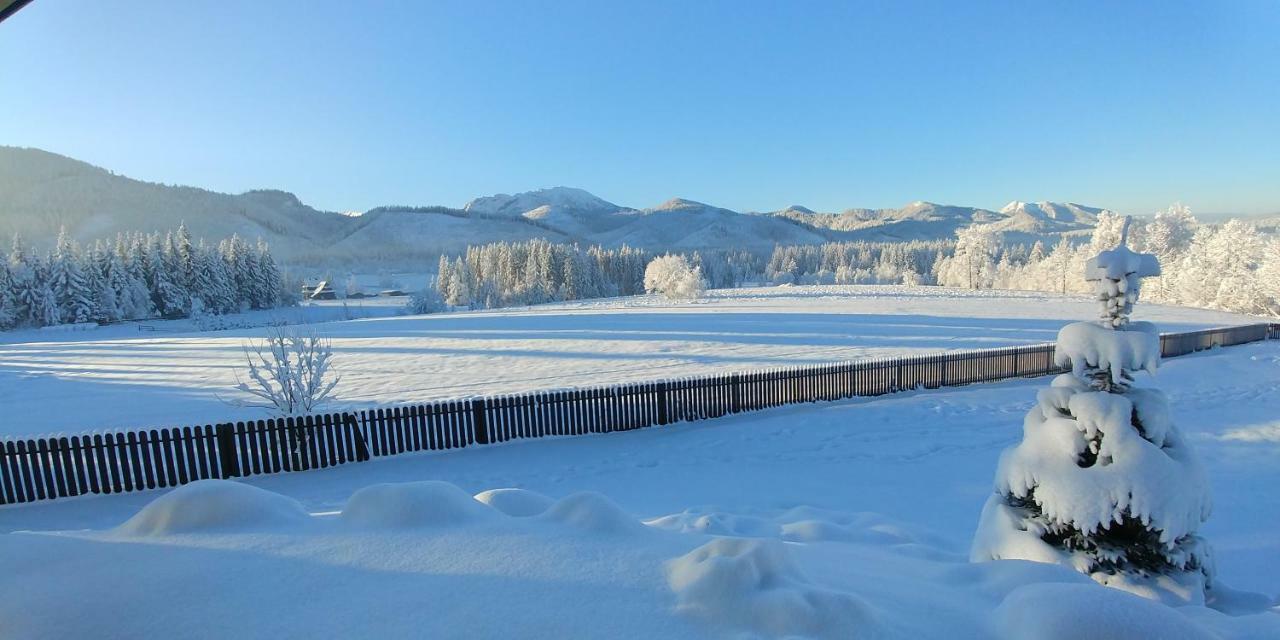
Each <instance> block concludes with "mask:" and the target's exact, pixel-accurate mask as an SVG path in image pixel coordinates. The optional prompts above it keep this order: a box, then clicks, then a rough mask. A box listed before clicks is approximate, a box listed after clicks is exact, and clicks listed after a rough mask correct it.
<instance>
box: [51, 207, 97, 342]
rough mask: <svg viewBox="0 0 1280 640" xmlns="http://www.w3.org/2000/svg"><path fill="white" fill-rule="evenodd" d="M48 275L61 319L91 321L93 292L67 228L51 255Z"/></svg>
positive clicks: (62, 232) (66, 320) (64, 320)
mask: <svg viewBox="0 0 1280 640" xmlns="http://www.w3.org/2000/svg"><path fill="white" fill-rule="evenodd" d="M48 278H49V286H51V287H52V288H53V295H54V297H55V298H56V300H57V305H58V316H59V317H60V318H61V320H62V322H89V321H90V320H92V319H93V316H94V310H93V291H92V290H91V288H90V284H89V281H88V280H87V279H86V278H85V274H84V270H83V268H82V267H81V265H80V252H79V251H78V249H77V247H76V246H75V244H74V243H72V241H71V237H70V236H68V235H67V230H66V228H63V229H62V231H61V232H60V233H59V234H58V244H57V245H56V247H55V248H54V250H53V255H52V256H50V258H49V262H48Z"/></svg>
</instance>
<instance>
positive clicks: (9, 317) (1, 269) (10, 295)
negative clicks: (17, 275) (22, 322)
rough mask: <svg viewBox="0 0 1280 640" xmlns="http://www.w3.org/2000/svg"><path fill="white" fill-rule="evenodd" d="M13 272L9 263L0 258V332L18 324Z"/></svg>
mask: <svg viewBox="0 0 1280 640" xmlns="http://www.w3.org/2000/svg"><path fill="white" fill-rule="evenodd" d="M14 293H15V290H14V286H13V272H12V271H10V270H9V261H8V260H7V259H5V258H4V257H3V256H0V331H4V330H6V329H12V328H13V327H14V326H16V325H17V324H18V301H17V299H16V297H15V295H14Z"/></svg>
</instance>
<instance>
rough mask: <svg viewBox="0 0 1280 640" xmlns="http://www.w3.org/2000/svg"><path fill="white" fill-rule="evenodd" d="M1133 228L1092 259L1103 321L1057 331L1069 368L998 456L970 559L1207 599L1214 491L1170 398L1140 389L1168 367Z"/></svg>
mask: <svg viewBox="0 0 1280 640" xmlns="http://www.w3.org/2000/svg"><path fill="white" fill-rule="evenodd" d="M1127 226H1128V225H1127V224H1125V225H1124V227H1123V228H1122V230H1121V232H1120V236H1119V244H1118V246H1116V247H1115V248H1114V249H1108V250H1103V251H1101V252H1100V253H1099V254H1098V255H1097V256H1095V257H1094V258H1092V259H1090V260H1089V261H1088V262H1087V263H1086V267H1085V275H1086V279H1087V280H1088V281H1089V282H1090V283H1091V284H1092V286H1093V289H1094V291H1095V293H1096V295H1097V298H1098V300H1099V302H1100V303H1101V305H1102V315H1101V319H1100V321H1098V322H1077V323H1074V324H1070V325H1067V326H1066V327H1064V328H1063V329H1062V331H1061V332H1060V333H1059V334H1058V345H1057V350H1056V352H1055V355H1054V359H1055V361H1056V362H1057V363H1058V364H1059V365H1063V366H1066V365H1070V366H1071V369H1072V372H1071V373H1069V374H1063V375H1061V376H1059V377H1058V378H1056V379H1055V380H1054V381H1053V383H1052V385H1051V387H1050V388H1048V389H1044V390H1042V391H1041V392H1040V393H1039V394H1038V398H1037V400H1038V402H1037V405H1036V407H1035V408H1034V409H1032V410H1031V412H1030V413H1028V414H1027V417H1026V419H1025V421H1024V423H1023V439H1022V442H1021V443H1020V444H1018V445H1016V446H1014V447H1011V448H1009V449H1007V450H1006V451H1005V452H1004V453H1003V454H1002V455H1001V457H1000V464H999V468H998V469H997V471H996V482H995V493H994V495H992V496H991V498H990V499H989V500H988V501H987V504H986V507H985V508H984V509H983V512H982V518H981V522H980V523H979V525H978V532H977V534H976V536H975V539H974V544H973V549H972V553H971V556H972V559H973V560H974V561H985V560H995V559H1023V560H1034V561H1039V562H1051V563H1057V564H1063V565H1067V566H1071V567H1074V568H1075V569H1076V570H1078V571H1081V572H1083V573H1086V574H1088V575H1090V576H1091V577H1092V578H1094V579H1095V580H1097V581H1098V582H1100V583H1102V584H1105V585H1109V586H1114V587H1119V588H1122V589H1125V590H1128V591H1132V592H1135V593H1138V594H1140V595H1145V596H1147V597H1152V598H1157V599H1162V600H1166V601H1170V602H1193V603H1200V602H1203V600H1204V595H1205V590H1206V589H1207V588H1209V587H1210V586H1211V584H1212V580H1213V561H1212V555H1211V553H1210V549H1209V547H1208V545H1207V543H1205V541H1204V540H1203V539H1202V538H1200V537H1199V536H1198V535H1196V530H1197V529H1198V528H1199V526H1200V524H1201V523H1202V522H1204V520H1205V519H1206V518H1207V517H1208V515H1209V510H1210V499H1209V491H1208V485H1207V482H1206V479H1205V476H1204V471H1203V470H1202V469H1201V467H1200V465H1199V463H1198V462H1197V460H1196V458H1195V456H1194V454H1193V452H1192V451H1191V450H1190V448H1189V447H1188V444H1187V442H1186V441H1185V439H1184V438H1183V436H1182V434H1181V433H1180V432H1179V431H1178V429H1177V428H1176V427H1175V426H1174V425H1173V423H1172V421H1171V420H1170V415H1169V405H1168V401H1167V400H1166V399H1165V397H1164V395H1163V394H1162V393H1160V392H1159V391H1157V390H1154V389H1148V388H1139V387H1136V386H1134V385H1133V382H1134V378H1133V374H1134V373H1135V372H1137V371H1139V370H1143V371H1147V372H1149V373H1154V372H1155V369H1156V367H1157V366H1158V364H1159V360H1160V337H1159V334H1158V333H1157V331H1156V328H1155V326H1154V325H1152V324H1150V323H1147V322H1130V320H1129V314H1130V312H1131V311H1132V309H1133V303H1134V302H1135V301H1136V300H1137V298H1138V290H1139V279H1140V278H1143V277H1147V276H1155V275H1158V274H1159V273H1160V267H1159V262H1158V261H1157V260H1156V258H1155V256H1153V255H1150V254H1140V253H1136V252H1134V251H1132V250H1130V249H1129V248H1128V247H1127V246H1126V244H1125V242H1126V239H1127V238H1126V235H1127Z"/></svg>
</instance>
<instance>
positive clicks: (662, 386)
mask: <svg viewBox="0 0 1280 640" xmlns="http://www.w3.org/2000/svg"><path fill="white" fill-rule="evenodd" d="M667 387H668V383H667V381H666V380H663V381H662V382H659V383H658V424H667V422H668V421H669V419H668V416H667Z"/></svg>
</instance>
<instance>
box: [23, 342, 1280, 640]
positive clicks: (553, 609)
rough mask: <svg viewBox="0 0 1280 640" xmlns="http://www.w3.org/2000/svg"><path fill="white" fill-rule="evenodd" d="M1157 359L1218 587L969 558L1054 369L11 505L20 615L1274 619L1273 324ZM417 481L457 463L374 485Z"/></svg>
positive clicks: (539, 627)
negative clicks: (1144, 585) (1173, 586)
mask: <svg viewBox="0 0 1280 640" xmlns="http://www.w3.org/2000/svg"><path fill="white" fill-rule="evenodd" d="M1144 382H1145V381H1144ZM1153 382H1154V383H1158V386H1159V387H1160V388H1162V389H1164V390H1165V391H1166V392H1167V393H1168V395H1169V399H1170V402H1171V405H1172V408H1173V415H1174V417H1175V420H1176V421H1177V423H1178V424H1179V425H1180V426H1181V427H1182V428H1183V430H1184V431H1185V433H1186V434H1187V436H1188V439H1189V440H1190V442H1191V444H1192V445H1193V446H1195V447H1196V448H1197V449H1198V450H1199V452H1200V455H1201V458H1202V459H1203V461H1204V464H1205V467H1206V468H1207V470H1208V473H1209V476H1210V480H1211V482H1212V484H1213V492H1214V500H1215V511H1214V514H1213V516H1212V517H1211V518H1210V519H1209V521H1208V523H1207V524H1206V526H1205V527H1203V528H1202V529H1201V533H1202V534H1203V535H1204V536H1205V537H1206V538H1207V539H1208V540H1209V541H1210V543H1211V544H1213V546H1214V547H1215V549H1216V551H1217V557H1218V565H1219V571H1218V577H1219V584H1220V587H1219V589H1220V590H1219V591H1218V594H1217V600H1216V601H1215V602H1211V604H1212V605H1213V606H1214V607H1217V608H1207V607H1182V608H1177V609H1174V608H1169V607H1166V606H1164V605H1161V604H1158V603H1156V602H1152V601H1146V600H1142V599H1139V598H1137V597H1135V596H1131V595H1129V594H1126V593H1123V592H1120V591H1118V590H1114V589H1106V588H1104V587H1101V586H1097V585H1095V584H1093V583H1092V582H1091V581H1090V580H1089V579H1088V578H1086V577H1084V576H1082V575H1080V574H1077V573H1075V572H1073V571H1071V570H1069V569H1066V568H1063V567H1059V566H1054V565H1046V564H1034V563H1028V562H1023V561H999V562H991V563H980V564H971V563H969V562H968V561H967V554H966V551H967V549H968V546H969V542H970V540H971V538H972V535H973V531H974V527H975V525H976V523H977V521H978V515H979V512H980V510H981V508H982V504H983V502H984V501H985V500H986V498H987V496H988V495H989V494H990V493H991V491H992V481H991V478H992V472H993V470H994V469H995V465H996V459H997V456H998V455H999V452H1000V451H1001V449H1003V448H1004V447H1006V446H1008V445H1010V444H1012V443H1014V442H1017V441H1018V439H1019V436H1020V434H1021V424H1022V416H1023V414H1025V413H1026V411H1027V410H1028V409H1029V408H1030V407H1031V406H1033V405H1034V403H1035V402H1036V391H1037V390H1038V389H1040V388H1043V386H1044V385H1045V383H1046V380H1045V379H1043V378H1041V379H1032V380H1024V381H1015V382H1007V383H999V384H988V385H973V386H969V387H962V388H954V389H942V390H935V391H920V392H911V393H906V394H900V395H895V396H888V397H881V398H868V399H857V400H851V401H842V402H836V403H827V404H817V405H803V406H790V407H783V408H779V409H774V410H769V411H764V412H760V413H755V414H746V415H739V416H733V417H726V418H722V419H717V420H709V421H704V422H698V423H686V424H679V425H673V426H670V427H660V428H653V429H648V430H641V431H635V432H628V433H616V434H605V435H599V436H587V437H578V438H565V439H552V440H537V441H529V442H513V443H509V444H506V445H497V446H492V447H484V448H476V449H465V450H459V451H450V452H442V453H429V454H420V455H409V456H402V457H396V458H388V459H383V460H379V461H376V462H372V463H367V464H359V465H350V466H345V467H338V468H331V469H326V470H318V471H309V472H304V473H298V474H284V475H277V476H262V477H256V478H251V479H248V480H245V481H243V482H240V483H237V484H236V485H235V486H233V487H230V488H227V487H218V486H209V485H204V484H198V485H191V486H188V487H187V488H184V489H179V490H177V491H170V492H163V491H156V492H146V493H137V494H123V495H119V496H95V497H87V498H77V499H68V500H62V501H57V502H50V503H43V504H35V505H28V506H18V507H10V508H0V531H4V532H6V533H5V534H3V535H0V587H2V588H0V591H2V592H3V593H4V594H5V597H4V598H0V630H3V634H4V635H6V636H11V637H23V638H28V637H46V638H62V637H120V638H126V637H127V638H159V637H226V636H229V635H236V636H239V637H378V638H383V637H385V638H396V637H433V638H436V637H439V638H460V637H468V638H489V637H530V638H533V637H538V638H544V637H591V638H599V637H609V638H695V637H742V636H743V635H746V636H751V637H765V638H768V637H783V636H787V635H796V636H808V637H815V638H931V637H947V638H1080V637H1091V638H1138V637H1143V638H1155V637H1159V638H1215V637H1216V638H1275V637H1280V611H1277V609H1276V607H1277V604H1278V602H1277V595H1278V594H1280V578H1277V577H1276V576H1280V537H1277V536H1276V535H1275V532H1276V531H1277V530H1280V497H1277V494H1276V492H1275V489H1274V488H1275V487H1276V486H1280V439H1277V438H1276V437H1275V434H1276V433H1277V431H1278V430H1280V423H1277V416H1280V393H1277V389H1280V343H1276V342H1272V343H1264V344H1254V345H1246V346H1240V347H1231V348H1226V349H1219V350H1214V351H1210V352H1204V353H1201V354H1196V355H1191V356H1186V357H1183V358H1179V359H1175V360H1171V361H1168V362H1166V363H1165V364H1164V366H1163V367H1162V368H1161V369H1160V371H1159V375H1158V378H1157V379H1156V380H1155V381H1153ZM424 481H440V482H441V483H428V484H418V485H413V486H398V487H396V486H392V487H386V486H383V487H372V488H369V487H370V486H371V485H376V484H379V483H405V482H424ZM442 483H448V484H442ZM454 486H456V487H458V488H459V489H454ZM503 488H517V489H522V490H525V491H490V490H494V489H503ZM256 489H261V490H262V491H258V490H256ZM584 491H585V492H588V493H582V492H584ZM267 492H271V493H267ZM476 494H479V498H480V500H481V502H476V501H473V500H471V499H470V498H469V497H468V496H469V495H476ZM157 498H159V499H157ZM153 500H155V503H154V504H152V505H151V506H150V507H147V505H148V503H151V502H152V501H153ZM140 511H141V512H142V513H140V514H139V512H140ZM135 514H136V515H135ZM126 522H127V524H126ZM122 525H123V526H122ZM68 603H74V606H68ZM1219 609H1221V610H1219Z"/></svg>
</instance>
